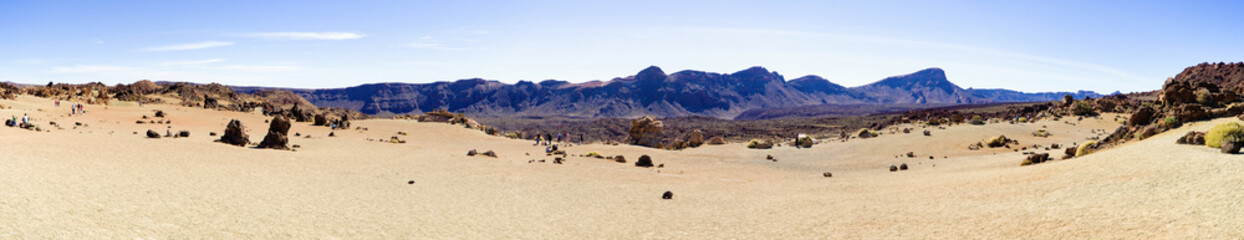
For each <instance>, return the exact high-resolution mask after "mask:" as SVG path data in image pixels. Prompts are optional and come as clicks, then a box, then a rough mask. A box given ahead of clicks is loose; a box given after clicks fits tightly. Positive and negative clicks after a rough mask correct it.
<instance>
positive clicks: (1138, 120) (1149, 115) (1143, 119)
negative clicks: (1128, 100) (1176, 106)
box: [1127, 107, 1156, 127]
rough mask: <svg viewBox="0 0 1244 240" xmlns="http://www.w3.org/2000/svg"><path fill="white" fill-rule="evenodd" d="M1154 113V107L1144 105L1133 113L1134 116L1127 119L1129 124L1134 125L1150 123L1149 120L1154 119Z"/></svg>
mask: <svg viewBox="0 0 1244 240" xmlns="http://www.w3.org/2000/svg"><path fill="white" fill-rule="evenodd" d="M1154 113H1156V112H1154V111H1153V108H1148V107H1142V108H1140V109H1137V110H1136V112H1135V113H1132V117H1130V118H1128V119H1127V125H1128V126H1133V127H1135V126H1144V125H1148V124H1149V122H1151V121H1153V114H1154Z"/></svg>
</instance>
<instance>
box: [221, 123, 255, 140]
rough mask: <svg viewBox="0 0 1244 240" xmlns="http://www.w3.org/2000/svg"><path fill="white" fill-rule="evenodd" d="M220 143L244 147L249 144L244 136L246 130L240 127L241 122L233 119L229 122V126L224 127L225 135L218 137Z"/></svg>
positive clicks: (247, 138)
mask: <svg viewBox="0 0 1244 240" xmlns="http://www.w3.org/2000/svg"><path fill="white" fill-rule="evenodd" d="M220 142H223V143H227V144H230V145H237V146H246V144H247V143H250V139H249V137H248V136H246V128H245V127H243V126H242V121H238V120H237V119H233V120H232V121H229V126H226V127H225V134H224V135H223V136H220Z"/></svg>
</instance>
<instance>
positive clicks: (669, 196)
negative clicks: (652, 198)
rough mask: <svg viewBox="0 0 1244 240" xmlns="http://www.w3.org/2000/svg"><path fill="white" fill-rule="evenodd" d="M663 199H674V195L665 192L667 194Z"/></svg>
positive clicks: (662, 195)
mask: <svg viewBox="0 0 1244 240" xmlns="http://www.w3.org/2000/svg"><path fill="white" fill-rule="evenodd" d="M661 199H665V200H670V199H674V193H673V192H670V191H665V194H661Z"/></svg>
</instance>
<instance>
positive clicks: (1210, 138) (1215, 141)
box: [1205, 122, 1241, 148]
mask: <svg viewBox="0 0 1244 240" xmlns="http://www.w3.org/2000/svg"><path fill="white" fill-rule="evenodd" d="M1240 131H1241V130H1240V124H1239V123H1234V122H1229V123H1223V124H1218V126H1214V127H1213V128H1210V129H1209V132H1206V133H1205V146H1208V147H1212V148H1220V147H1222V140H1223V139H1224V138H1226V136H1227V135H1228V134H1239V133H1240Z"/></svg>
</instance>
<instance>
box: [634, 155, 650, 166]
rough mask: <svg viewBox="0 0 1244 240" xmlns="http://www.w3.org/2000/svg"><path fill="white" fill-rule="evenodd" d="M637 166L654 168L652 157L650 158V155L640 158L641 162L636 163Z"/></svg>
mask: <svg viewBox="0 0 1244 240" xmlns="http://www.w3.org/2000/svg"><path fill="white" fill-rule="evenodd" d="M635 166H636V167H645V168H649V167H652V166H653V165H652V157H649V156H648V155H642V156H639V160H638V161H635Z"/></svg>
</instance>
